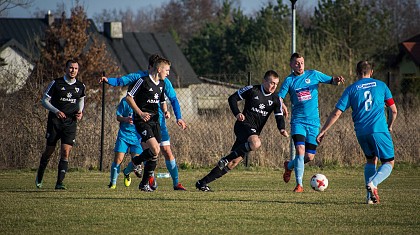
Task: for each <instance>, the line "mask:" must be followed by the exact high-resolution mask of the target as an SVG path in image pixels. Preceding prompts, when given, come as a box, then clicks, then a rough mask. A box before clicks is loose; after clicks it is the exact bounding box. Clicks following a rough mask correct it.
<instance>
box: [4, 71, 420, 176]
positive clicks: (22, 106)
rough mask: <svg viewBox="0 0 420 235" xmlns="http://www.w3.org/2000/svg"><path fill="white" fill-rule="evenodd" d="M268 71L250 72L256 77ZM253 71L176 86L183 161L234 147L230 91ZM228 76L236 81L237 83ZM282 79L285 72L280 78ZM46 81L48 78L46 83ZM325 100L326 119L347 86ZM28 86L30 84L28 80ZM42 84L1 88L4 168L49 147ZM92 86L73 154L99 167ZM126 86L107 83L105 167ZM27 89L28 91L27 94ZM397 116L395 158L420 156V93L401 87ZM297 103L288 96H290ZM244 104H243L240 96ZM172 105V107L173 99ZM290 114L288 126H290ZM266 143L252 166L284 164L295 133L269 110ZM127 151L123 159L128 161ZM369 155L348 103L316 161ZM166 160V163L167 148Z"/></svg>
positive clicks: (200, 160) (97, 111) (26, 162)
mask: <svg viewBox="0 0 420 235" xmlns="http://www.w3.org/2000/svg"><path fill="white" fill-rule="evenodd" d="M261 79H262V78H251V81H252V83H253V84H258V83H260V82H261ZM249 80H250V79H249V74H248V73H243V74H221V75H213V76H207V78H206V79H202V81H203V83H201V84H196V85H191V86H189V87H187V88H176V89H175V90H176V92H177V97H178V100H179V102H180V105H181V111H182V115H183V119H184V120H185V121H186V122H187V125H188V128H187V129H186V130H181V129H180V128H179V127H178V126H177V125H176V120H175V117H174V115H173V112H172V117H171V119H169V120H167V126H168V130H169V133H170V136H171V146H172V152H173V153H174V156H175V157H176V159H177V163H178V165H179V166H180V167H181V168H183V167H185V168H191V167H203V166H212V165H214V164H215V163H216V162H217V160H219V159H220V157H222V156H223V155H226V154H228V153H229V152H230V149H231V146H232V144H233V143H234V140H235V136H234V133H233V125H234V122H235V118H234V116H233V114H232V113H231V111H230V109H229V105H228V102H227V98H228V97H229V95H231V94H233V93H234V92H236V91H237V89H238V88H240V87H243V86H245V85H247V83H248V82H249ZM227 81H235V84H232V83H231V82H227ZM281 81H282V79H280V82H281ZM41 87H42V86H41ZM320 87H321V88H320V91H319V92H320V94H319V108H320V117H321V124H323V123H324V122H325V120H326V118H327V116H328V115H329V113H330V112H331V111H332V110H333V108H334V105H335V103H336V102H337V100H338V98H339V96H340V95H341V93H342V91H343V90H344V87H343V86H341V87H340V86H339V87H336V86H330V85H320ZM24 89H28V88H24ZM42 89H44V87H42V88H37V89H34V88H30V89H29V90H30V91H31V92H32V93H30V92H26V93H25V92H24V91H21V92H20V95H19V96H16V95H12V96H10V95H6V94H1V96H0V100H1V104H2V106H0V110H1V114H0V117H1V118H0V128H1V130H2V131H1V133H0V166H1V168H28V167H29V168H36V167H37V166H38V162H39V158H40V155H41V153H42V151H43V149H44V147H45V137H44V136H45V128H46V122H47V111H46V110H45V109H44V108H43V107H42V106H41V104H40V98H41V97H40V94H41V92H42ZM93 92H101V91H100V90H89V91H88V97H87V99H86V106H85V112H84V118H83V120H82V121H81V122H80V123H79V125H78V130H77V131H78V132H77V138H76V145H75V146H74V148H73V150H72V153H71V155H70V166H71V167H72V168H85V169H97V168H98V167H99V165H100V154H101V151H100V150H101V121H102V119H101V112H102V108H101V104H100V102H90V101H89V93H93ZM124 94H125V90H124V88H123V89H121V88H111V87H107V93H106V100H105V102H106V105H105V116H104V117H105V120H104V121H105V126H104V142H103V162H102V163H103V168H104V169H108V168H109V167H110V165H111V163H112V161H113V158H114V144H115V140H116V136H117V132H118V127H119V125H118V121H117V119H116V114H115V111H116V107H117V105H118V103H119V99H120V97H122V96H123V95H124ZM22 97H24V99H23V98H22ZM394 99H395V101H396V105H397V108H398V117H397V120H396V123H395V127H394V131H393V133H392V137H393V140H394V146H395V158H396V161H397V163H398V162H408V163H414V164H419V163H420V160H419V156H420V152H419V149H420V144H419V141H418V139H419V137H420V136H419V135H420V134H419V133H420V124H419V122H418V119H419V118H420V108H419V104H420V102H419V96H418V94H404V95H403V94H394ZM285 102H286V105H287V106H288V108H289V110H290V109H291V106H290V102H289V99H288V97H287V98H286V100H285ZM240 107H241V104H240ZM170 109H171V107H170ZM289 121H290V119H289V120H287V121H286V128H287V129H288V131H289V132H290V124H289ZM261 140H262V146H261V148H260V149H258V150H257V151H254V152H251V153H250V155H249V164H250V165H251V166H263V167H272V168H281V167H282V165H283V161H284V160H286V159H288V158H289V156H290V149H289V144H290V138H284V137H282V136H281V135H280V133H279V131H278V130H277V127H276V123H275V120H274V117H270V118H269V121H268V122H267V124H266V126H265V127H264V129H263V132H262V133H261ZM58 153H59V147H57V150H56V152H55V154H54V156H53V157H52V160H51V162H50V167H54V168H55V167H56V165H57V163H58V158H59V157H58ZM128 160H129V157H126V159H125V160H124V161H125V162H124V163H123V164H126V163H127V161H128ZM364 162H365V158H364V155H363V153H362V151H361V149H360V147H359V145H358V143H357V140H356V137H355V133H354V130H353V122H352V120H351V110H348V111H346V112H345V113H344V114H343V115H342V117H341V118H340V119H339V121H337V123H336V124H335V125H334V126H333V127H332V129H331V130H330V131H329V133H328V136H327V137H326V139H325V140H324V142H323V143H322V144H321V145H320V146H319V147H318V149H317V156H316V158H315V161H313V162H312V163H310V164H314V165H318V166H321V167H322V166H323V165H331V164H333V165H358V164H362V163H364ZM158 164H159V165H158V166H159V167H164V166H165V163H164V161H163V156H160V157H159V163H158Z"/></svg>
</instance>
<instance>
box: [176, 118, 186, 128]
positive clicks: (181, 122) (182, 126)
mask: <svg viewBox="0 0 420 235" xmlns="http://www.w3.org/2000/svg"><path fill="white" fill-rule="evenodd" d="M176 124H178V126H180V127H181V128H182V130H185V129H187V123H185V122H184V120H182V119H178V120H176Z"/></svg>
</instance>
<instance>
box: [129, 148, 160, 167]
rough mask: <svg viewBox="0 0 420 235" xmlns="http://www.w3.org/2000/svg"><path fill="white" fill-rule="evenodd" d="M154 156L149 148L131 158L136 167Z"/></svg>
mask: <svg viewBox="0 0 420 235" xmlns="http://www.w3.org/2000/svg"><path fill="white" fill-rule="evenodd" d="M154 156H155V155H154V154H153V152H152V150H150V148H148V149H145V150H144V151H143V152H142V153H141V154H140V155H139V156H135V157H133V160H132V161H133V163H134V164H136V165H140V164H141V163H142V162H144V161H148V160H151V159H152V158H153V157H154Z"/></svg>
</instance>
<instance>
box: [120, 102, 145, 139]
mask: <svg viewBox="0 0 420 235" xmlns="http://www.w3.org/2000/svg"><path fill="white" fill-rule="evenodd" d="M116 114H117V116H122V117H128V116H132V115H133V109H132V108H131V107H130V105H128V103H127V101H126V99H125V97H124V98H122V99H121V101H120V104H119V105H118V107H117V112H116ZM117 138H122V139H123V140H124V141H125V142H127V143H129V144H132V145H136V144H138V143H139V139H140V135H139V134H138V133H137V131H136V127H135V126H134V124H130V123H127V122H120V129H119V130H118V137H117Z"/></svg>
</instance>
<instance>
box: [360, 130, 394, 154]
mask: <svg viewBox="0 0 420 235" xmlns="http://www.w3.org/2000/svg"><path fill="white" fill-rule="evenodd" d="M357 141H359V144H360V147H362V150H363V153H364V154H365V155H366V157H373V156H376V157H378V158H379V159H384V160H385V159H391V158H394V144H393V142H392V137H391V134H390V133H389V132H377V133H372V134H369V135H362V136H357Z"/></svg>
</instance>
